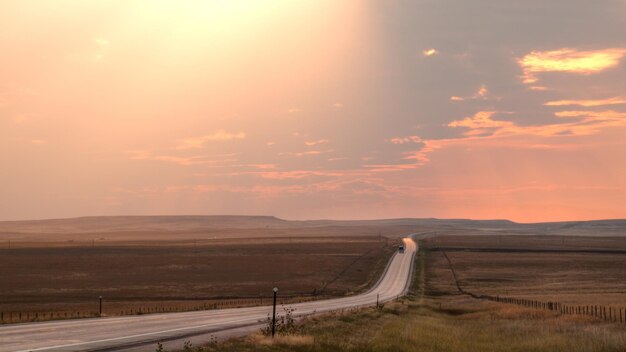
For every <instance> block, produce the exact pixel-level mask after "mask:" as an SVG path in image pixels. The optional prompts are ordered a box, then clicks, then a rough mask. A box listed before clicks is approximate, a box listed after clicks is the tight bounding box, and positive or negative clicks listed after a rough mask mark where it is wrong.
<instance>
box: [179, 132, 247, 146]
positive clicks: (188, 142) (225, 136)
mask: <svg viewBox="0 0 626 352" xmlns="http://www.w3.org/2000/svg"><path fill="white" fill-rule="evenodd" d="M244 138H246V133H245V132H237V133H232V132H227V131H224V130H218V131H217V132H215V133H213V134H209V135H206V136H202V137H195V138H186V139H183V140H181V141H180V144H179V145H178V146H177V147H176V149H179V150H182V149H200V148H203V147H204V145H205V144H206V143H207V142H209V141H228V140H233V139H244Z"/></svg>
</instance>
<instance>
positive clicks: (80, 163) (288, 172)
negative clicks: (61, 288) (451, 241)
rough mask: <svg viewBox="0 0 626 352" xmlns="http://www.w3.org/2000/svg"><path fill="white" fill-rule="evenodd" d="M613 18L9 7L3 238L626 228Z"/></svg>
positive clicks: (620, 35)
mask: <svg viewBox="0 0 626 352" xmlns="http://www.w3.org/2000/svg"><path fill="white" fill-rule="evenodd" d="M625 33H626V1H624V0H600V1H588V0H550V1H546V0H524V1H502V0H476V1H467V0H454V1H453V0H404V1H402V0H393V1H391V0H390V1H375V0H362V1H357V0H346V1H337V0H315V1H303V0H289V1H287V0H285V1H280V0H267V1H260V0H250V1H236V0H176V1H174V0H172V1H166V0H143V1H141V0H109V1H101V0H54V1H50V0H3V1H2V2H1V3H0V165H1V171H0V220H17V219H39V218H57V217H74V216H85V215H153V214H156V215H177V214H241V215H275V216H278V217H282V218H286V219H319V218H330V219H370V218H391V217H439V218H473V219H494V218H506V219H511V220H514V221H519V222H535V221H553V220H585V219H605V218H626V35H625Z"/></svg>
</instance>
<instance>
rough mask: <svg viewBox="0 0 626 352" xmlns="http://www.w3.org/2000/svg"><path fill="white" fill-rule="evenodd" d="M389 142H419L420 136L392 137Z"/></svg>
mask: <svg viewBox="0 0 626 352" xmlns="http://www.w3.org/2000/svg"><path fill="white" fill-rule="evenodd" d="M389 142H391V143H392V144H406V143H420V142H422V138H421V137H420V136H408V137H394V138H391V139H390V140H389Z"/></svg>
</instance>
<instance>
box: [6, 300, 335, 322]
mask: <svg viewBox="0 0 626 352" xmlns="http://www.w3.org/2000/svg"><path fill="white" fill-rule="evenodd" d="M320 298H323V297H322V296H313V295H310V296H284V297H280V296H279V297H278V301H277V304H278V305H285V304H294V303H302V302H309V301H313V300H318V299H320ZM270 304H271V298H269V297H255V298H233V299H220V300H211V301H204V302H202V303H201V304H199V303H197V302H196V303H193V304H189V302H180V303H167V304H165V303H163V304H161V303H150V304H149V303H146V304H144V305H141V304H135V305H133V306H132V308H129V307H128V306H129V304H128V302H124V303H123V304H121V303H120V302H115V301H109V302H106V301H105V302H104V306H103V310H102V314H100V312H99V308H98V303H97V301H94V305H93V306H94V309H91V310H56V311H48V312H44V311H28V312H20V311H3V312H0V324H15V323H28V322H37V321H49V320H64V319H81V318H97V317H101V316H128V315H144V314H156V313H174V312H192V311H204V310H217V309H227V308H243V307H254V306H265V305H270ZM120 305H121V306H120Z"/></svg>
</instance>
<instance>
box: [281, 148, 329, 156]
mask: <svg viewBox="0 0 626 352" xmlns="http://www.w3.org/2000/svg"><path fill="white" fill-rule="evenodd" d="M332 152H334V149H326V150H307V151H304V152H284V153H280V154H279V155H288V156H296V157H302V156H310V155H320V154H328V153H332Z"/></svg>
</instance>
